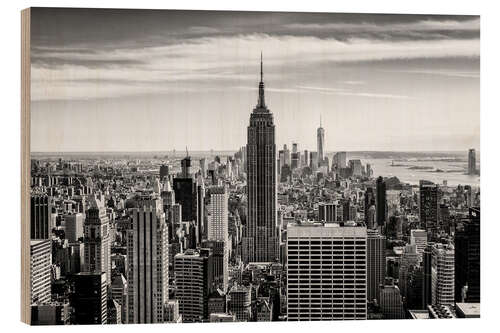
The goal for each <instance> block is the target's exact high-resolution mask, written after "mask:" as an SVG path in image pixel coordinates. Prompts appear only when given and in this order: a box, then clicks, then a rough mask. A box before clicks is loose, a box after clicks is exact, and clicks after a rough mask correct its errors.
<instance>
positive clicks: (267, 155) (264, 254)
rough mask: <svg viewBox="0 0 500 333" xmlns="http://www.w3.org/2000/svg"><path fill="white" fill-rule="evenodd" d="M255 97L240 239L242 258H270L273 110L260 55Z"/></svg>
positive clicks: (273, 247)
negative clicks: (243, 234)
mask: <svg viewBox="0 0 500 333" xmlns="http://www.w3.org/2000/svg"><path fill="white" fill-rule="evenodd" d="M260 66H261V67H260V74H261V77H260V83H259V99H258V102H257V106H256V107H255V108H254V110H253V112H252V114H251V116H250V125H249V126H248V144H247V155H248V156H247V157H248V158H247V160H248V163H247V196H248V217H247V225H246V237H245V239H244V240H243V242H244V244H243V250H244V252H245V253H243V260H244V261H245V262H251V261H258V262H270V261H274V260H276V258H277V253H278V246H279V241H278V238H277V230H276V218H277V211H276V200H277V195H276V145H275V126H274V121H273V114H272V113H271V112H270V111H269V109H268V108H267V106H266V104H265V100H264V81H263V71H262V55H261V62H260Z"/></svg>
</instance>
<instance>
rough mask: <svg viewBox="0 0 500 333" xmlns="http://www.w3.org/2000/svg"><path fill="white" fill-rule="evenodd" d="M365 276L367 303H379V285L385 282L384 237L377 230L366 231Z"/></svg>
mask: <svg viewBox="0 0 500 333" xmlns="http://www.w3.org/2000/svg"><path fill="white" fill-rule="evenodd" d="M366 275H367V299H368V301H369V302H371V301H373V300H374V299H377V300H378V301H380V298H379V295H380V294H379V293H380V285H381V284H383V283H384V281H385V236H382V235H381V234H380V233H379V232H378V230H367V240H366Z"/></svg>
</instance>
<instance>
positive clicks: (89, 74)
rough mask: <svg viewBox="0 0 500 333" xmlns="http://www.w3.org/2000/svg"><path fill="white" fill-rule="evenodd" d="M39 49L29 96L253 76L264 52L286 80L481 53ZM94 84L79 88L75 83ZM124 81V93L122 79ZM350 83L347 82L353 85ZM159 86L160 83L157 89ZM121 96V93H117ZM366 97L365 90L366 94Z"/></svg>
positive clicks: (224, 40) (287, 43) (242, 41)
mask: <svg viewBox="0 0 500 333" xmlns="http://www.w3.org/2000/svg"><path fill="white" fill-rule="evenodd" d="M79 50H80V49H78V48H76V49H61V48H54V49H50V48H44V49H43V50H36V49H35V50H34V51H33V64H32V82H33V85H32V99H33V100H40V99H71V98H78V96H81V95H84V96H87V98H90V99H91V98H93V97H96V98H98V97H100V96H108V97H117V96H122V95H123V93H124V92H128V91H129V88H130V86H131V85H130V82H132V81H136V82H137V83H140V85H141V89H139V91H143V90H144V91H147V88H148V87H147V86H145V85H144V84H145V83H149V84H150V87H151V91H153V92H154V91H168V89H169V83H170V84H176V85H177V84H179V83H186V84H188V83H190V82H205V83H211V84H212V85H217V83H218V82H234V81H243V80H246V79H249V80H255V73H257V72H256V71H257V66H258V57H259V55H260V51H261V50H263V51H264V59H265V67H266V77H268V78H269V77H271V78H274V79H276V80H280V79H281V80H283V79H284V78H283V73H286V72H288V73H293V72H295V71H297V70H299V68H302V69H304V68H307V69H308V70H313V71H316V72H319V73H320V72H321V66H328V65H329V64H332V63H352V62H366V61H378V60H391V59H416V58H443V59H444V58H448V57H479V40H478V39H471V40H464V39H446V40H439V41H437V40H428V41H421V40H414V41H399V42H393V41H390V40H387V41H382V40H368V39H350V40H348V41H339V40H336V39H324V38H318V37H298V36H275V35H267V34H249V35H237V36H231V37H203V38H196V39H190V40H188V41H183V42H179V43H176V44H168V45H162V46H154V47H147V48H144V47H137V48H130V47H127V48H118V49H115V50H108V49H106V50H100V49H94V50H93V51H92V52H80V51H79ZM85 80H87V81H89V82H90V81H94V82H98V84H97V83H96V84H94V85H93V86H92V85H89V86H87V89H88V91H87V93H84V91H85V88H84V86H82V87H78V82H80V83H81V81H85ZM120 81H123V82H125V83H126V88H125V89H124V91H123V92H121V91H120V87H121V86H123V85H122V84H120V83H119V82H120ZM354 82H355V81H354V80H353V81H351V82H350V83H346V84H354ZM158 85H160V86H158ZM117 94H118V95H117ZM367 97H368V95H367Z"/></svg>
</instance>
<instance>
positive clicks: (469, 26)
mask: <svg viewBox="0 0 500 333" xmlns="http://www.w3.org/2000/svg"><path fill="white" fill-rule="evenodd" d="M31 31H32V39H31V43H32V46H31V53H32V72H31V78H32V86H31V93H32V104H31V149H32V152H83V151H85V152H97V151H108V152H120V151H126V152H134V151H148V152H151V151H170V150H172V149H176V150H177V151H178V152H181V151H184V150H185V147H186V146H187V147H188V148H189V150H190V151H210V150H211V149H213V150H237V149H238V148H239V147H240V146H243V145H245V144H246V140H247V138H246V136H247V126H248V121H249V117H250V113H251V112H252V109H253V107H254V106H255V104H256V102H257V85H258V81H259V58H260V52H261V50H262V51H263V53H264V81H265V85H266V104H267V105H268V107H269V109H270V110H271V112H273V114H274V120H275V124H276V135H277V137H276V143H277V145H278V147H279V148H278V149H281V148H280V147H281V146H282V145H283V144H284V143H286V144H287V145H289V146H291V144H292V142H297V143H298V144H299V149H300V150H303V149H308V150H316V129H317V127H318V126H319V118H320V116H321V117H322V123H323V127H324V128H325V142H326V150H327V151H339V150H345V151H464V150H467V149H468V148H476V150H479V142H480V139H479V138H480V135H479V123H480V117H479V68H480V55H479V44H480V43H479V37H480V32H479V17H478V16H435V15H380V14H376V15H375V14H328V13H314V14H313V13H277V12H221V11H165V10H161V11H160V10H154V11H153V10H105V9H56V8H35V9H33V11H32V29H31Z"/></svg>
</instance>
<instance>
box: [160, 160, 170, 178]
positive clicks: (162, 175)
mask: <svg viewBox="0 0 500 333" xmlns="http://www.w3.org/2000/svg"><path fill="white" fill-rule="evenodd" d="M168 175H169V167H168V165H166V164H162V165H161V166H160V180H161V181H163V180H164V179H165V177H168Z"/></svg>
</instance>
